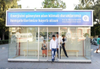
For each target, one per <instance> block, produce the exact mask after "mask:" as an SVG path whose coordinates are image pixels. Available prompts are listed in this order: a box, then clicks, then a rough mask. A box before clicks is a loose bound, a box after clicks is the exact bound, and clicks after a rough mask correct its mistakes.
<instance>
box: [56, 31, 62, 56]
mask: <svg viewBox="0 0 100 69" xmlns="http://www.w3.org/2000/svg"><path fill="white" fill-rule="evenodd" d="M56 40H57V57H59V47H60V49H61V43H62V39H61V37H59V33H58V32H57V34H56ZM60 54H61V53H60Z"/></svg>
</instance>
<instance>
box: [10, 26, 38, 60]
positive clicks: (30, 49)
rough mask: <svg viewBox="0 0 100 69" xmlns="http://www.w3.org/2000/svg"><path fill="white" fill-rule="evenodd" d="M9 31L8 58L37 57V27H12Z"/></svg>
mask: <svg viewBox="0 0 100 69" xmlns="http://www.w3.org/2000/svg"><path fill="white" fill-rule="evenodd" d="M9 31H10V35H9V37H10V42H9V58H14V59H38V27H32V28H27V27H18V28H17V27H14V28H10V29H9Z"/></svg>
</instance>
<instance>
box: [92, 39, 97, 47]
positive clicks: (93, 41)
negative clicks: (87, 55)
mask: <svg viewBox="0 0 100 69" xmlns="http://www.w3.org/2000/svg"><path fill="white" fill-rule="evenodd" d="M92 44H93V45H96V46H97V38H93V39H92Z"/></svg>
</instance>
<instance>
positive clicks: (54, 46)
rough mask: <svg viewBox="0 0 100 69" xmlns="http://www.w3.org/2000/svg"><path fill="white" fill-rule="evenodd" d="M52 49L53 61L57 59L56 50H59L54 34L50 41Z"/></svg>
mask: <svg viewBox="0 0 100 69" xmlns="http://www.w3.org/2000/svg"><path fill="white" fill-rule="evenodd" d="M50 50H51V55H52V62H54V60H55V52H56V50H57V40H56V39H55V35H53V36H52V39H51V41H50Z"/></svg>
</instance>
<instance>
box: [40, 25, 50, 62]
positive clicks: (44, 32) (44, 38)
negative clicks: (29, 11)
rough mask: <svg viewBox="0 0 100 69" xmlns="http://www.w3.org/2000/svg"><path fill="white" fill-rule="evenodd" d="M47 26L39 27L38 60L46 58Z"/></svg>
mask: <svg viewBox="0 0 100 69" xmlns="http://www.w3.org/2000/svg"><path fill="white" fill-rule="evenodd" d="M47 29H48V28H47V27H39V60H40V61H42V60H43V61H44V60H47V57H48V56H47V54H48V51H47V49H48V42H47V36H48V34H47Z"/></svg>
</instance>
